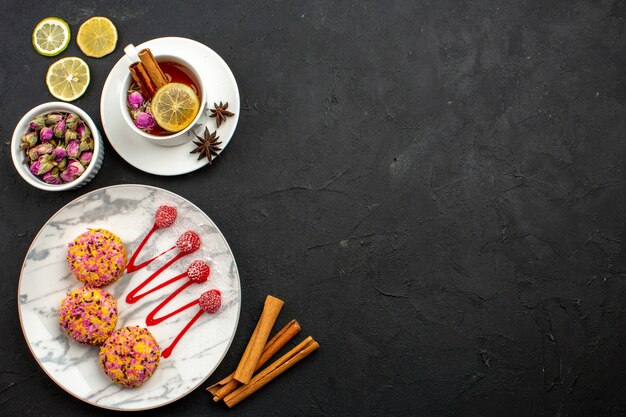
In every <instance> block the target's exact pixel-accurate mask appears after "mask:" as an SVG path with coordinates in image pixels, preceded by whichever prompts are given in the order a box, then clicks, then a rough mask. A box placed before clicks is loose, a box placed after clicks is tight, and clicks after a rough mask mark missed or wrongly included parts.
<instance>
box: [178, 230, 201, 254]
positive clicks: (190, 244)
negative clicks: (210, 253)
mask: <svg viewBox="0 0 626 417" xmlns="http://www.w3.org/2000/svg"><path fill="white" fill-rule="evenodd" d="M201 243H202V241H201V240H200V236H198V234H197V233H196V232H192V231H191V230H187V231H186V232H185V233H183V234H182V236H181V237H179V238H178V240H177V241H176V247H177V248H178V250H179V251H180V252H181V253H185V254H187V253H191V252H195V251H197V250H198V249H199V248H200V244H201Z"/></svg>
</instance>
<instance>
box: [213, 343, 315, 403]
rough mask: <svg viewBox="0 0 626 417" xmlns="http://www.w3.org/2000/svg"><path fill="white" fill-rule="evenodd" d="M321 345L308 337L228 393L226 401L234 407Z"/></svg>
mask: <svg viewBox="0 0 626 417" xmlns="http://www.w3.org/2000/svg"><path fill="white" fill-rule="evenodd" d="M319 347H320V345H319V344H318V343H317V342H316V341H315V340H313V338H312V337H311V336H309V337H307V338H306V339H304V340H303V341H302V342H301V343H300V344H298V346H296V347H295V348H293V349H291V350H290V351H289V352H287V353H286V354H285V355H283V356H282V357H281V358H280V359H278V360H276V361H275V362H273V363H272V364H271V365H269V366H268V367H267V368H265V369H264V370H262V371H261V372H259V373H258V374H256V375H255V376H254V378H252V379H251V380H250V382H249V383H248V384H246V385H242V386H240V387H239V388H237V389H236V390H235V391H233V392H231V393H230V394H228V395H227V396H226V397H225V398H224V403H226V405H227V406H228V407H229V408H232V407H234V406H235V405H237V404H239V403H240V402H241V401H243V400H244V399H246V398H248V397H249V396H250V395H251V394H253V393H255V392H256V391H258V390H260V389H261V388H263V387H264V386H265V385H267V384H268V383H269V382H271V381H272V380H273V379H274V378H276V377H277V376H279V375H281V374H282V373H283V372H285V371H286V370H287V369H289V368H291V367H292V366H293V365H295V364H296V363H298V362H300V361H301V360H302V359H304V358H306V357H307V356H308V355H310V354H311V353H312V352H314V351H315V350H317V349H318V348H319Z"/></svg>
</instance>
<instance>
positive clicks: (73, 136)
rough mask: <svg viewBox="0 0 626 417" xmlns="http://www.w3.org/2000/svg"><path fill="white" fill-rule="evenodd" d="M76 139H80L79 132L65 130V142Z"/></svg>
mask: <svg viewBox="0 0 626 417" xmlns="http://www.w3.org/2000/svg"><path fill="white" fill-rule="evenodd" d="M76 139H78V134H77V133H76V132H73V131H71V130H66V131H65V143H70V141H72V140H76Z"/></svg>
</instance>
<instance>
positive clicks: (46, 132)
mask: <svg viewBox="0 0 626 417" xmlns="http://www.w3.org/2000/svg"><path fill="white" fill-rule="evenodd" d="M53 136H54V132H53V131H52V129H50V128H49V127H44V128H43V129H41V130H40V131H39V139H41V141H42V142H43V143H48V142H50V140H51V139H52V137H53Z"/></svg>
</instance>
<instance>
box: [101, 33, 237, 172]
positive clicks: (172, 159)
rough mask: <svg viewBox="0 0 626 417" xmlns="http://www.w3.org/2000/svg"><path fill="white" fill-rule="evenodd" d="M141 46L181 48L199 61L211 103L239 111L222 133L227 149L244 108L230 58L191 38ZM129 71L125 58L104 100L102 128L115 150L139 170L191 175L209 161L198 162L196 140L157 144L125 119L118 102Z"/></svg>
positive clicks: (107, 85) (167, 50) (212, 125)
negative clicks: (166, 144)
mask: <svg viewBox="0 0 626 417" xmlns="http://www.w3.org/2000/svg"><path fill="white" fill-rule="evenodd" d="M136 48H137V49H143V48H150V50H151V51H152V53H153V54H155V55H159V54H164V55H165V54H168V53H171V52H172V51H177V52H178V53H180V55H181V57H182V58H183V59H185V60H186V61H188V62H190V63H191V64H194V66H195V68H196V69H198V71H199V72H200V75H202V77H203V81H204V84H205V85H206V90H207V102H208V106H209V107H210V108H213V103H214V102H217V103H219V102H220V101H222V102H224V103H226V102H228V110H230V111H232V112H233V113H235V115H234V116H233V117H230V118H229V119H228V120H227V121H226V122H225V123H223V124H222V125H221V126H220V128H219V129H218V132H217V135H218V136H219V137H220V139H219V140H220V142H222V144H221V145H220V147H221V148H222V150H224V148H226V145H228V142H230V139H231V138H232V137H233V134H234V133H235V128H236V127H237V121H238V120H239V113H240V111H241V106H240V102H239V88H238V87H237V81H235V76H234V75H233V73H232V71H231V70H230V68H228V65H227V64H226V62H224V60H223V59H222V58H221V57H220V56H219V55H218V54H217V53H215V52H214V51H213V50H212V49H211V48H209V47H208V46H206V45H203V44H201V43H200V42H196V41H194V40H191V39H186V38H173V37H172V38H158V39H153V40H150V41H147V42H144V43H142V44H141V45H137V46H136ZM127 73H128V61H127V58H126V57H125V56H123V57H122V58H121V59H120V60H119V61H117V63H116V64H115V66H114V67H113V69H112V70H111V72H110V73H109V76H108V77H107V80H106V82H105V83H104V88H103V89H102V96H101V98H100V116H101V118H102V127H103V128H104V132H105V133H106V136H107V138H108V139H109V142H110V143H111V146H112V147H113V149H115V150H116V151H117V153H118V154H120V156H121V157H122V158H124V160H125V161H126V162H128V163H129V164H131V165H132V166H134V167H135V168H137V169H140V170H142V171H145V172H148V173H150V174H155V175H180V174H186V173H189V172H192V171H195V170H197V169H199V168H202V167H203V166H205V165H206V164H208V160H207V159H206V158H202V159H201V160H198V154H191V153H190V152H191V151H192V150H193V149H194V145H193V144H192V143H191V142H189V143H184V144H182V145H179V146H172V147H168V146H158V145H154V144H152V143H150V142H148V141H147V140H146V139H144V138H142V137H141V136H140V135H139V134H137V133H136V132H135V131H134V130H132V129H131V128H130V126H128V124H127V123H126V121H125V120H124V119H123V118H122V110H123V109H120V101H119V98H120V89H121V88H122V81H123V80H124V77H125V76H126V74H127ZM124 111H125V110H124ZM207 111H208V110H207ZM208 128H209V130H210V131H211V132H213V131H215V130H216V125H215V119H214V118H211V119H209V122H208ZM190 138H191V137H190ZM194 139H195V138H194Z"/></svg>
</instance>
